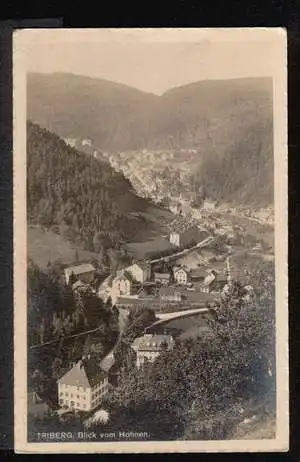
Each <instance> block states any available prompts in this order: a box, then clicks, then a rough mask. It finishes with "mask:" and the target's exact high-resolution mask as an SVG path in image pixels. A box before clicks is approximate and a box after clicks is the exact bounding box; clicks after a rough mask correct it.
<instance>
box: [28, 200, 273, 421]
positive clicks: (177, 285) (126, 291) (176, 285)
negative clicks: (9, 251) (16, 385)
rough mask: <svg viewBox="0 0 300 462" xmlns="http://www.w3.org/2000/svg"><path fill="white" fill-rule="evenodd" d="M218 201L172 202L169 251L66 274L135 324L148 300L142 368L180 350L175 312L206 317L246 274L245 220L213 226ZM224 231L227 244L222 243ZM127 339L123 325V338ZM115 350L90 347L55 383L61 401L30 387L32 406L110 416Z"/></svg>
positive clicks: (137, 341) (81, 291) (87, 417)
mask: <svg viewBox="0 0 300 462" xmlns="http://www.w3.org/2000/svg"><path fill="white" fill-rule="evenodd" d="M216 208H217V207H216V203H215V202H214V201H211V200H206V201H204V203H203V205H202V208H201V209H199V210H195V209H194V213H193V214H192V215H191V213H190V210H188V212H186V210H185V209H184V205H182V204H180V203H178V202H177V203H176V206H173V207H172V205H171V206H170V209H171V212H172V214H173V219H172V220H171V222H170V232H169V235H168V236H163V237H162V238H161V239H160V245H161V241H163V242H164V245H165V247H164V248H163V249H162V250H161V254H162V256H159V257H155V258H151V257H148V258H146V257H144V258H143V259H136V258H134V257H130V260H131V264H129V265H127V266H124V265H123V266H122V264H119V265H118V267H117V268H116V269H115V270H114V271H113V272H112V273H110V274H108V275H107V276H106V277H105V279H104V280H103V281H102V282H101V283H100V284H98V285H97V284H95V275H96V273H97V269H96V267H95V266H94V264H93V263H92V262H89V261H85V262H74V264H72V265H70V266H66V265H65V267H64V270H63V275H62V277H63V281H64V284H65V286H66V287H68V288H70V290H71V291H72V293H73V295H74V297H75V298H76V299H77V300H80V299H81V297H83V296H84V295H86V294H90V295H91V296H93V297H97V298H99V299H101V300H102V301H103V303H105V304H107V305H108V306H110V307H111V309H115V310H117V311H118V316H119V320H120V319H121V322H120V321H119V324H122V320H123V324H124V323H125V325H126V326H127V328H128V318H129V317H130V313H131V311H132V310H134V307H139V308H141V307H142V309H143V308H144V309H145V310H146V309H147V310H150V311H151V312H152V313H153V318H151V321H150V322H149V324H148V325H146V327H144V329H143V331H142V332H140V334H139V335H138V336H136V337H135V338H132V340H131V343H130V345H129V347H130V351H131V354H133V355H134V358H135V359H134V361H135V367H136V368H138V369H140V368H145V367H151V364H152V363H154V362H155V361H156V359H157V358H158V357H159V355H160V354H161V353H162V352H168V351H171V350H173V348H174V346H175V344H176V342H177V341H178V338H179V335H178V332H180V331H178V330H176V329H172V327H170V323H172V321H173V320H175V321H176V320H181V319H189V318H190V319H192V323H193V319H195V318H194V317H195V316H196V317H197V316H198V315H200V316H203V318H201V319H202V321H203V319H204V320H205V317H206V316H207V315H208V314H209V312H210V310H211V307H212V306H213V303H214V301H215V300H220V299H222V297H223V298H226V296H227V295H228V294H230V291H231V287H232V283H233V281H234V280H235V278H236V277H237V275H238V271H237V268H236V265H232V263H231V259H232V256H234V247H235V245H234V244H235V242H236V239H237V236H236V235H235V234H234V231H233V230H234V229H235V231H236V232H238V231H239V230H240V228H239V227H234V228H233V227H232V226H231V227H230V226H229V227H228V225H227V224H226V223H225V224H223V226H220V225H219V226H218V225H217V226H216V225H214V226H212V216H214V214H216ZM184 210H185V212H184ZM200 217H201V218H200ZM215 222H216V220H215ZM219 222H220V221H219ZM204 224H205V225H204ZM216 228H218V229H217V232H216ZM220 236H221V237H222V245H221V246H216V245H215V244H216V241H218V239H219V237H220ZM224 236H225V239H224ZM155 242H156V241H155V240H154V241H153V244H154V245H155ZM237 248H239V246H237ZM153 250H154V254H155V249H153ZM269 250H270V249H269ZM252 251H254V252H255V251H256V252H258V253H260V252H261V251H262V246H261V244H256V246H254V247H253V248H252ZM126 253H127V251H126ZM158 253H159V252H158ZM252 293H253V287H251V285H245V286H244V296H245V299H246V298H247V297H248V299H251V296H252ZM195 325H197V322H196V321H195ZM203 329H204V330H205V329H207V326H206V324H205V322H204V323H203V322H201V325H200V330H197V328H196V336H197V335H199V334H200V335H201V332H202V331H203ZM94 330H97V329H94ZM124 330H126V329H124V327H123V331H124ZM83 334H84V333H83ZM79 335H81V334H79ZM74 337H76V335H75V336H74ZM187 337H188V335H187ZM120 342H122V329H120V333H119V337H118V339H117V342H116V345H118V344H119V343H120ZM49 343H51V342H49ZM36 347H39V345H37V346H35V348H36ZM94 347H95V345H94ZM92 351H93V353H92V354H91V352H92ZM114 351H115V347H114V348H113V349H112V350H111V351H109V353H108V354H107V355H106V356H105V357H104V358H103V357H101V355H100V356H98V355H97V347H95V348H94V349H93V350H92V349H91V350H86V352H85V354H83V355H82V357H81V358H80V359H79V360H77V361H75V362H73V363H71V366H70V367H69V369H68V370H67V371H66V372H65V373H64V374H63V375H62V376H61V377H58V379H57V381H56V385H55V387H56V394H57V402H56V403H54V405H53V402H52V407H51V406H50V407H49V404H46V402H45V401H47V400H45V399H44V398H43V399H42V398H41V396H39V394H38V392H36V391H32V392H30V393H29V396H28V412H29V414H30V415H31V416H33V417H36V418H43V416H44V415H48V414H49V413H50V414H52V415H53V414H54V415H57V416H58V417H59V418H60V419H62V421H63V422H64V419H65V416H70V415H76V413H80V415H81V416H82V415H83V420H84V421H85V422H87V423H88V422H95V421H97V415H98V417H99V415H100V416H101V415H102V420H103V412H104V415H106V417H105V418H104V420H105V419H108V414H105V413H106V411H105V410H103V400H105V397H106V396H107V394H108V393H109V390H110V389H111V387H117V386H118V381H117V380H116V376H117V374H116V370H115V368H114V365H115V357H114ZM112 371H113V372H112ZM74 413H75V414H74ZM101 413H102V414H101ZM95 419H96V420H95Z"/></svg>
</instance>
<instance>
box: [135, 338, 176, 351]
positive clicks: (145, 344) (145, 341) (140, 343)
mask: <svg viewBox="0 0 300 462" xmlns="http://www.w3.org/2000/svg"><path fill="white" fill-rule="evenodd" d="M164 344H165V345H166V346H167V347H170V346H173V345H174V339H173V337H172V336H171V335H159V334H145V335H144V336H143V337H138V338H136V339H135V340H134V342H133V344H132V347H133V348H134V349H136V350H139V351H141V350H142V351H143V350H146V351H148V350H151V351H161V350H162V348H163V346H164Z"/></svg>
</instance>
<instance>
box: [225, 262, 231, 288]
mask: <svg viewBox="0 0 300 462" xmlns="http://www.w3.org/2000/svg"><path fill="white" fill-rule="evenodd" d="M225 271H226V279H227V284H228V286H231V285H232V278H231V271H230V263H229V257H227V258H226V269H225Z"/></svg>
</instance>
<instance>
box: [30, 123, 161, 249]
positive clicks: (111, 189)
mask: <svg viewBox="0 0 300 462" xmlns="http://www.w3.org/2000/svg"><path fill="white" fill-rule="evenodd" d="M27 165H28V179H27V184H28V188H27V189H28V193H27V209H28V221H29V222H30V223H37V224H39V225H42V226H44V227H46V228H51V229H52V230H53V231H55V232H59V233H60V234H61V235H62V236H64V237H65V238H66V239H67V240H69V241H71V242H75V243H78V244H79V245H83V246H84V247H85V248H86V249H87V250H91V251H93V250H95V239H96V240H97V243H99V241H101V243H102V244H103V245H105V247H106V248H107V247H111V246H112V247H114V246H115V245H116V244H117V243H119V242H120V240H125V241H128V240H129V241H130V240H136V239H137V238H138V237H139V238H141V236H142V235H143V234H145V235H146V237H149V235H150V234H151V232H153V231H154V229H155V228H156V230H157V232H158V233H160V229H159V226H160V225H159V224H158V223H155V222H154V221H151V219H146V218H144V217H143V213H144V212H145V211H147V210H150V211H151V210H152V209H155V207H154V206H153V205H152V204H151V203H149V202H147V201H146V200H144V199H142V198H139V197H137V196H136V195H135V193H134V191H133V190H132V187H131V184H130V182H129V181H128V180H126V179H125V178H124V176H123V175H122V174H121V173H117V172H115V171H114V170H113V169H112V167H111V166H110V165H109V164H108V163H102V162H100V161H98V160H96V159H94V158H93V157H88V156H86V155H85V154H82V153H80V152H78V151H76V150H75V149H73V148H71V147H69V146H67V145H66V144H65V143H64V141H62V140H61V139H60V138H59V137H58V136H57V135H54V134H52V133H50V132H48V131H47V130H45V129H42V128H40V127H39V126H38V125H36V124H32V123H31V122H28V124H27ZM155 211H156V209H155ZM158 211H159V209H158ZM133 214H134V215H133ZM96 236H97V238H96Z"/></svg>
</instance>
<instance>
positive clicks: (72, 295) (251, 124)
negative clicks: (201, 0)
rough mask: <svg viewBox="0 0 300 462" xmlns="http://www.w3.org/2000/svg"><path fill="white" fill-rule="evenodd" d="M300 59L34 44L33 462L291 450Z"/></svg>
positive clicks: (28, 155)
mask: <svg viewBox="0 0 300 462" xmlns="http://www.w3.org/2000/svg"><path fill="white" fill-rule="evenodd" d="M286 42H287V39H286V32H285V30H283V29H280V28H274V29H268V28H261V29H260V28H246V29H102V30H101V29H73V30H72V29H65V30H64V29H56V30H54V29H37V30H33V29H27V30H26V29H25V30H20V31H16V32H15V33H14V55H13V62H14V75H13V78H14V153H13V155H14V250H15V259H14V293H15V303H14V320H15V331H14V332H15V337H14V352H15V356H14V358H15V359H14V360H15V450H16V452H19V453H24V452H25V453H123V452H124V453H126V452H128V453H148V452H151V453H163V452H168V453H170V452H171V453H172V452H199V453H201V452H248V451H249V452H257V451H261V452H275V451H287V450H288V446H289V409H288V398H289V394H288V390H289V387H288V272H287V268H288V265H287V237H288V235H287V204H288V199H287V68H286V66H287V43H286Z"/></svg>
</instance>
